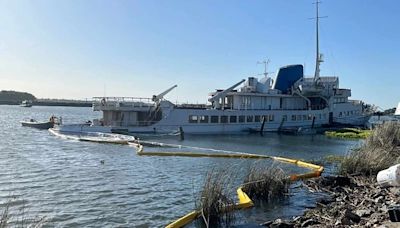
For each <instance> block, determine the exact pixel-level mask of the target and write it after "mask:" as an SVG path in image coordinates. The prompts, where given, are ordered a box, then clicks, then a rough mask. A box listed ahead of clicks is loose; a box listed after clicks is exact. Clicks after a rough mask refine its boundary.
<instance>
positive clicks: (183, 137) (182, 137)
mask: <svg viewBox="0 0 400 228" xmlns="http://www.w3.org/2000/svg"><path fill="white" fill-rule="evenodd" d="M179 137H180V139H181V140H182V141H183V140H184V139H185V133H184V132H183V128H182V127H179Z"/></svg>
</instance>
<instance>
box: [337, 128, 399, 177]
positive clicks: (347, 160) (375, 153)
mask: <svg viewBox="0 0 400 228" xmlns="http://www.w3.org/2000/svg"><path fill="white" fill-rule="evenodd" d="M398 163H400V123H396V122H386V123H384V124H383V125H381V126H378V127H376V128H375V129H373V130H372V132H371V135H370V136H368V137H367V138H366V139H365V141H364V143H363V144H362V145H361V146H360V147H359V148H357V149H353V150H352V151H350V153H349V154H348V155H346V156H345V157H344V159H343V160H342V162H341V163H340V165H339V173H340V174H361V175H366V176H369V175H376V174H377V173H378V172H379V171H381V170H383V169H387V168H388V167H390V166H392V165H394V164H398Z"/></svg>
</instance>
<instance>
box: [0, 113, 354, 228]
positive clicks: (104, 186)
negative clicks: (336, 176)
mask: <svg viewBox="0 0 400 228" xmlns="http://www.w3.org/2000/svg"><path fill="white" fill-rule="evenodd" d="M51 115H56V116H62V117H63V122H64V123H77V122H78V123H79V122H85V121H87V120H89V119H93V118H96V117H98V115H99V113H97V112H92V110H91V109H90V108H74V107H32V108H22V107H19V106H0V140H1V141H0V142H1V143H0V209H1V212H2V210H3V208H4V206H5V204H7V203H8V204H9V205H10V214H11V216H12V217H11V219H10V221H11V222H15V221H16V220H24V219H22V218H25V220H26V222H27V223H29V222H31V221H30V220H31V219H35V218H36V219H37V218H43V217H45V220H46V222H45V224H46V226H48V227H54V226H56V227H162V226H165V225H166V224H168V223H170V222H172V221H173V220H175V219H177V218H179V217H180V216H183V215H184V214H186V213H187V212H190V211H192V210H193V209H194V201H195V198H196V197H197V196H198V191H199V189H200V188H201V185H202V181H203V179H204V175H205V174H206V172H207V171H208V170H211V169H212V168H226V167H230V168H231V169H232V170H234V171H235V172H236V175H237V180H235V181H234V184H233V185H235V188H236V185H239V184H240V182H241V181H242V180H241V179H240V178H241V175H242V174H243V172H244V171H245V170H246V169H247V168H248V167H249V166H250V165H251V164H252V163H253V162H255V161H254V160H237V159H222V158H186V157H145V156H143V157H141V156H137V155H136V154H135V150H134V149H133V148H132V147H129V146H123V145H109V144H96V143H90V142H78V141H71V140H65V139H61V138H57V137H55V136H53V135H51V134H50V133H49V132H48V131H43V130H36V129H32V128H27V127H22V126H20V123H19V121H20V120H23V119H25V118H34V119H37V120H46V119H48V118H49V117H50V116H51ZM149 140H151V139H149ZM157 141H160V142H166V143H174V144H184V145H190V146H197V147H209V148H214V149H223V150H232V151H242V152H249V153H257V154H266V155H275V156H284V157H290V158H301V159H306V160H312V159H318V158H321V157H324V156H326V155H330V154H344V153H346V152H347V151H348V150H349V149H350V148H351V147H354V146H355V145H356V144H358V143H359V142H358V141H347V140H337V139H330V138H326V137H325V136H322V135H317V136H290V135H278V134H273V133H271V134H266V135H264V136H263V137H261V136H259V135H228V136H191V135H186V136H185V140H184V141H183V142H181V141H179V139H178V138H173V137H172V138H171V137H169V138H162V139H157ZM145 150H155V149H150V148H145ZM157 150H165V149H157ZM175 150H177V149H175ZM101 160H104V164H101V162H100V161H101ZM265 164H266V165H269V164H268V162H266V163H265ZM282 167H283V168H284V169H285V170H286V171H288V172H297V171H300V169H299V168H296V167H292V166H289V165H283V166H282ZM303 171H304V170H303ZM232 190H233V191H235V189H232ZM291 193H292V194H293V196H292V197H291V198H290V199H288V200H284V201H281V202H275V203H273V204H263V205H260V203H257V207H255V208H252V209H248V210H243V211H241V212H239V213H237V214H238V215H237V217H238V218H239V224H258V223H260V222H264V221H266V220H268V219H272V218H276V217H289V216H293V215H299V214H301V213H302V210H304V208H305V207H306V206H309V205H311V204H312V202H313V200H314V198H313V196H312V195H310V194H308V193H307V192H306V191H305V190H304V189H301V188H293V189H292V190H291Z"/></svg>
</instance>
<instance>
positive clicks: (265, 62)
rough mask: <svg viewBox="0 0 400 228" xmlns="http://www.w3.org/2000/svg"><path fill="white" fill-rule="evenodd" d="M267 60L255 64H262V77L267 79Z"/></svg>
mask: <svg viewBox="0 0 400 228" xmlns="http://www.w3.org/2000/svg"><path fill="white" fill-rule="evenodd" d="M269 62H270V61H269V59H267V60H264V61H262V62H260V61H259V62H257V64H264V76H265V77H267V76H268V71H267V67H268V63H269Z"/></svg>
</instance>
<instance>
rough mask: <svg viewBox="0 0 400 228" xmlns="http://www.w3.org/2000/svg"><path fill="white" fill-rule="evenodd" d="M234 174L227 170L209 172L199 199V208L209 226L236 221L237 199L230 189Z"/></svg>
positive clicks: (226, 225) (226, 224)
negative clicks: (235, 199)
mask: <svg viewBox="0 0 400 228" xmlns="http://www.w3.org/2000/svg"><path fill="white" fill-rule="evenodd" d="M231 180H232V175H231V173H229V172H227V171H216V170H211V171H210V172H208V173H207V175H206V178H205V180H204V186H203V189H202V191H201V194H200V198H199V199H198V200H197V206H196V207H197V210H198V211H201V214H202V215H201V217H202V219H203V221H204V223H206V226H207V227H221V226H225V227H229V226H230V225H231V224H232V223H233V222H234V219H235V218H234V213H230V212H231V211H232V210H233V209H234V205H235V201H234V199H233V197H232V194H231V192H229V190H230V189H232V186H230V185H231Z"/></svg>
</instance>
